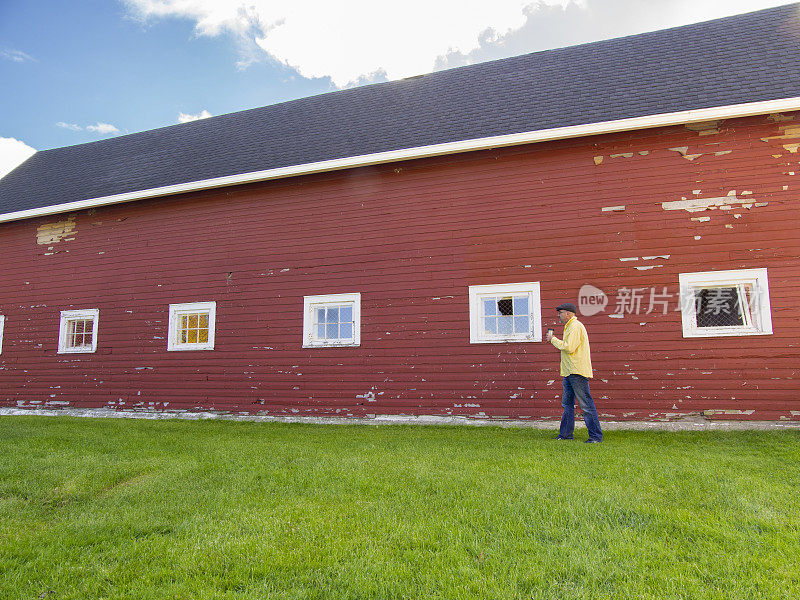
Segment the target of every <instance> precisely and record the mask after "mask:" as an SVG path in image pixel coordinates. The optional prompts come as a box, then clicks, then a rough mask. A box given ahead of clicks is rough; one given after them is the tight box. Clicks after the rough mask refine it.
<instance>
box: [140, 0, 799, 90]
mask: <svg viewBox="0 0 800 600" xmlns="http://www.w3.org/2000/svg"><path fill="white" fill-rule="evenodd" d="M125 1H126V3H127V4H128V6H129V7H130V9H131V10H132V11H133V12H134V13H135V14H137V15H138V16H139V17H141V18H144V19H147V18H154V19H158V18H185V19H190V20H191V21H194V23H195V31H196V33H197V34H198V35H203V36H217V35H221V34H229V35H232V36H233V37H234V38H235V39H236V40H237V42H238V43H239V44H240V48H241V49H242V55H243V58H242V60H240V61H239V62H238V63H237V64H238V65H239V66H240V67H246V66H247V65H248V64H250V63H251V62H253V60H254V57H255V56H257V55H258V53H259V52H261V53H264V54H266V55H268V56H270V57H271V58H273V59H274V60H277V61H279V62H280V63H283V64H285V65H287V66H289V67H291V68H293V69H295V70H296V71H297V72H298V73H299V74H300V75H302V76H303V77H308V78H315V77H330V79H331V80H332V81H333V83H334V85H336V86H337V87H345V86H347V85H352V84H354V83H363V82H365V81H371V80H375V79H377V78H383V77H386V78H388V79H398V78H402V77H408V76H411V75H417V74H420V73H428V72H430V71H432V70H434V69H435V68H443V67H446V66H455V65H457V64H465V63H469V62H476V61H480V60H488V59H491V58H499V57H501V56H511V55H513V54H522V53H525V52H532V51H535V50H540V49H543V48H548V47H554V46H565V45H570V44H575V43H582V42H585V41H592V40H597V39H604V38H606V37H609V36H620V35H629V34H631V33H638V32H642V31H651V30H654V29H661V28H665V27H672V26H675V25H683V24H686V23H692V22H696V21H701V20H707V19H712V18H716V17H721V16H726V15H731V14H736V13H741V12H747V11H749V10H758V9H761V8H765V7H768V6H775V5H778V4H785V3H786V2H787V0H704V1H703V2H697V0H661V1H660V2H642V1H641V0H493V1H490V2H487V1H486V0H406V1H405V2H403V3H394V2H380V1H377V0H340V1H337V2H321V1H319V0H316V1H312V0H125ZM557 14H561V15H562V17H561V18H555V17H556V15H557ZM553 27H556V29H553ZM576 30H579V31H576ZM543 38H544V39H546V40H548V41H547V42H546V43H547V45H543V44H544V43H545V42H543V41H542V40H543ZM507 40H508V41H509V44H507V45H506V41H507ZM488 47H491V48H492V49H493V51H492V52H489V53H486V54H488V55H487V56H483V54H485V53H484V52H483V50H484V49H486V48H488ZM262 56H263V54H262Z"/></svg>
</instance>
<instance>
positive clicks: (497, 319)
mask: <svg viewBox="0 0 800 600" xmlns="http://www.w3.org/2000/svg"><path fill="white" fill-rule="evenodd" d="M481 308H482V310H483V314H482V315H481V320H482V323H483V332H484V335H489V336H494V335H496V336H501V337H509V336H523V335H529V334H530V332H531V316H530V302H529V296H528V294H521V295H506V294H503V295H496V296H483V298H482V301H481Z"/></svg>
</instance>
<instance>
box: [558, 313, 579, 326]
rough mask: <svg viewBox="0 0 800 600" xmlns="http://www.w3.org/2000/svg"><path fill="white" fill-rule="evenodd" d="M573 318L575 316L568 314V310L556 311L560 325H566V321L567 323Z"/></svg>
mask: <svg viewBox="0 0 800 600" xmlns="http://www.w3.org/2000/svg"><path fill="white" fill-rule="evenodd" d="M574 316H575V314H574V313H572V312H570V311H568V310H560V311H558V320H559V321H561V322H562V323H566V322H567V321H569V320H570V319H571V318H572V317H574Z"/></svg>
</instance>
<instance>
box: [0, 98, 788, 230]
mask: <svg viewBox="0 0 800 600" xmlns="http://www.w3.org/2000/svg"><path fill="white" fill-rule="evenodd" d="M793 110H800V97H795V98H784V99H781V100H766V101H763V102H748V103H745V104H731V105H728V106H718V107H713V108H701V109H695V110H685V111H679V112H672V113H662V114H657V115H647V116H644V117H633V118H629V119H617V120H615V121H603V122H600V123H588V124H585V125H571V126H569V127H555V128H553V129H541V130H538V131H527V132H524V133H513V134H509V135H498V136H493V137H485V138H477V139H473V140H463V141H459V142H447V143H445V144H434V145H432V146H419V147H416V148H405V149H402V150H390V151H388V152H377V153H375V154H363V155H361V156H349V157H346V158H337V159H334V160H324V161H321V162H315V163H306V164H301V165H292V166H288V167H281V168H278V169H267V170H265V171H254V172H252V173H241V174H238V175H229V176H227V177H215V178H213V179H203V180H200V181H190V182H188V183H179V184H176V185H167V186H164V187H158V188H151V189H147V190H138V191H135V192H127V193H124V194H115V195H113V196H102V197H100V198H90V199H87V200H78V201H75V202H66V203H64V204H56V205H52V206H43V207H41V208H32V209H29V210H19V211H16V212H10V213H6V214H0V223H2V222H5V221H16V220H19V219H28V218H31V217H40V216H44V215H52V214H57V213H62V212H70V211H76V210H83V209H86V208H94V207H97V206H106V205H109V204H121V203H123V202H131V201H134V200H144V199H146V198H156V197H159V196H168V195H171V194H182V193H186V192H195V191H199V190H208V189H213V188H218V187H226V186H231V185H241V184H244V183H254V182H258V181H269V180H271V179H284V178H287V177H297V176H299V175H310V174H313V173H323V172H326V171H338V170H341V169H351V168H354V167H364V166H368V165H377V164H383V163H390V162H397V161H403V160H412V159H417V158H426V157H430V156H441V155H444V154H457V153H461V152H471V151H474V150H485V149H488V148H499V147H503V146H518V145H522V144H534V143H537V142H546V141H551V140H561V139H567V138H576V137H584V136H590V135H600V134H604V133H614V132H618V131H630V130H633V129H648V128H652V127H665V126H668V125H682V124H684V123H697V122H702V121H713V120H716V119H731V118H735V117H747V116H752V115H763V114H771V113H777V112H786V111H793Z"/></svg>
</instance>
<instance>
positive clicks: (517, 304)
mask: <svg viewBox="0 0 800 600" xmlns="http://www.w3.org/2000/svg"><path fill="white" fill-rule="evenodd" d="M469 341H470V343H471V344H490V343H497V342H541V341H542V303H541V295H540V286H539V282H538V281H532V282H527V283H503V284H498V285H471V286H469Z"/></svg>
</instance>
